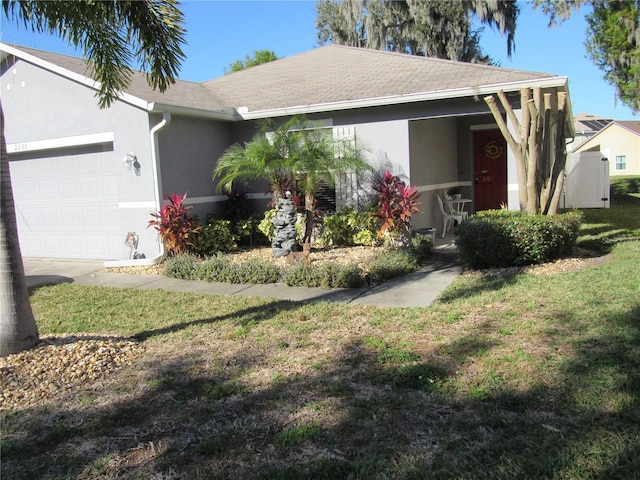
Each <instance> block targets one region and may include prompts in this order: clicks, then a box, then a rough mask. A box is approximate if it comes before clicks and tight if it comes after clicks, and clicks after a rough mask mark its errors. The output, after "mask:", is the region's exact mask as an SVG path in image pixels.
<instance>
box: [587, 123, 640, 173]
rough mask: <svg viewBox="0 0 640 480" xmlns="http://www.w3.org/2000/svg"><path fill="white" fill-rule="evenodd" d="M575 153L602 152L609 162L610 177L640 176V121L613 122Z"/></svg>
mask: <svg viewBox="0 0 640 480" xmlns="http://www.w3.org/2000/svg"><path fill="white" fill-rule="evenodd" d="M574 152H575V153H580V152H600V153H601V154H602V155H603V156H605V157H606V158H607V159H608V160H609V175H610V176H615V175H640V121H637V120H629V121H622V120H613V121H612V122H610V123H609V124H608V125H607V126H606V127H604V128H602V129H601V130H599V131H598V132H597V133H596V134H595V135H593V136H591V137H590V138H589V139H588V140H586V141H585V142H584V143H582V144H581V145H580V146H579V147H578V148H577V149H574Z"/></svg>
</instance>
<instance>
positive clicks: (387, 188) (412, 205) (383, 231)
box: [373, 170, 420, 245]
mask: <svg viewBox="0 0 640 480" xmlns="http://www.w3.org/2000/svg"><path fill="white" fill-rule="evenodd" d="M373 189H374V190H375V191H376V192H377V197H378V198H377V211H376V212H375V214H374V215H375V216H376V217H377V218H379V219H380V221H381V222H382V225H381V226H380V230H378V238H385V239H389V240H390V243H391V244H392V245H404V244H406V243H407V239H408V238H410V232H411V216H412V215H413V214H414V213H418V212H420V208H419V207H418V205H420V202H419V201H418V198H419V197H420V194H419V193H418V189H417V188H416V187H410V186H408V185H406V184H405V183H404V182H403V181H402V180H400V178H399V177H398V176H397V175H393V174H392V173H391V172H390V171H389V170H386V171H385V172H384V175H383V177H382V178H379V179H376V181H375V182H374V184H373Z"/></svg>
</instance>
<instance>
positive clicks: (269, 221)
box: [258, 208, 277, 242]
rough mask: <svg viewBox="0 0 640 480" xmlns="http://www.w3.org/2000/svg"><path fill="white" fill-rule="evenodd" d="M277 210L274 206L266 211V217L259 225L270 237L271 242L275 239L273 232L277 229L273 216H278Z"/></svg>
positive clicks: (266, 235) (264, 233) (263, 232)
mask: <svg viewBox="0 0 640 480" xmlns="http://www.w3.org/2000/svg"><path fill="white" fill-rule="evenodd" d="M276 213H277V210H276V209H275V208H272V209H271V210H267V211H266V212H264V217H263V218H262V220H261V221H260V224H259V225H258V230H260V231H261V232H262V234H263V235H264V236H265V237H267V238H268V239H269V242H271V241H272V240H273V234H274V233H275V231H276V226H275V225H274V224H273V218H274V217H275V216H276Z"/></svg>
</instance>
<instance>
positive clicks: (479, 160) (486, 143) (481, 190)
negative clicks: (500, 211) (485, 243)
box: [473, 130, 507, 211]
mask: <svg viewBox="0 0 640 480" xmlns="http://www.w3.org/2000/svg"><path fill="white" fill-rule="evenodd" d="M473 161H474V171H475V177H474V178H475V202H474V204H475V205H474V208H475V210H476V211H478V210H489V209H494V208H500V207H501V205H506V204H507V142H506V141H505V140H504V138H503V137H502V134H501V133H500V130H482V131H478V132H474V134H473Z"/></svg>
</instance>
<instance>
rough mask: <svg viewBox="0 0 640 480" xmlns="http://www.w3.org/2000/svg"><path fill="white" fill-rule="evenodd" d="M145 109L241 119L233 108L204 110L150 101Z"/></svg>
mask: <svg viewBox="0 0 640 480" xmlns="http://www.w3.org/2000/svg"><path fill="white" fill-rule="evenodd" d="M147 110H148V111H149V112H151V113H162V112H168V113H175V114H177V115H185V116H192V117H198V118H210V119H213V120H227V121H232V120H241V118H240V117H239V116H238V115H237V114H236V111H235V110H234V109H233V108H228V109H227V110H224V111H222V110H204V109H201V108H192V107H184V106H178V105H167V104H165V103H158V102H150V103H148V104H147Z"/></svg>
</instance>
